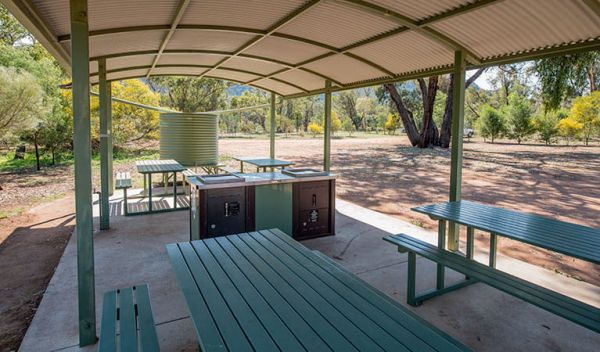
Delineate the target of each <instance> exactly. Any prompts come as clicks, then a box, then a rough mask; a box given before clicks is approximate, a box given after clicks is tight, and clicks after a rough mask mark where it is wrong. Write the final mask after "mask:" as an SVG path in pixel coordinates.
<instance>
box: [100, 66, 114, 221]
mask: <svg viewBox="0 0 600 352" xmlns="http://www.w3.org/2000/svg"><path fill="white" fill-rule="evenodd" d="M98 78H99V80H98V90H99V94H98V96H99V100H100V102H99V112H100V190H101V192H100V207H101V211H100V230H108V229H109V228H110V209H109V203H108V198H109V196H110V195H111V194H112V193H113V192H112V190H113V187H112V131H111V130H112V111H111V83H110V82H107V81H106V59H100V60H98Z"/></svg>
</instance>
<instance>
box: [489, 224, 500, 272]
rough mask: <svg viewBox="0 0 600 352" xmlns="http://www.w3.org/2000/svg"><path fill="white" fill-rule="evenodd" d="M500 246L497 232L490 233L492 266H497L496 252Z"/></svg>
mask: <svg viewBox="0 0 600 352" xmlns="http://www.w3.org/2000/svg"><path fill="white" fill-rule="evenodd" d="M497 248H498V236H497V235H496V234H495V233H492V234H490V266H491V267H492V268H495V267H496V252H497Z"/></svg>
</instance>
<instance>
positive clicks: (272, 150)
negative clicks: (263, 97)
mask: <svg viewBox="0 0 600 352" xmlns="http://www.w3.org/2000/svg"><path fill="white" fill-rule="evenodd" d="M275 98H276V97H275V93H271V120H270V125H269V126H271V131H270V133H269V139H270V142H271V144H270V154H269V155H270V157H271V159H275V130H276V127H277V126H276V123H275Z"/></svg>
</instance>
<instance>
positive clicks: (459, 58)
mask: <svg viewBox="0 0 600 352" xmlns="http://www.w3.org/2000/svg"><path fill="white" fill-rule="evenodd" d="M465 70H466V61H465V53H464V52H463V51H461V50H459V51H456V52H455V53H454V70H453V75H454V83H453V84H454V86H453V89H452V146H451V147H452V150H451V154H450V155H451V158H450V201H451V202H454V201H459V200H460V199H461V183H462V167H463V125H464V112H465V110H464V105H465ZM458 239H459V228H458V224H452V223H451V224H450V229H449V233H448V249H449V250H451V251H457V250H458Z"/></svg>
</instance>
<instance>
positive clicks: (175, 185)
mask: <svg viewBox="0 0 600 352" xmlns="http://www.w3.org/2000/svg"><path fill="white" fill-rule="evenodd" d="M175 208H177V173H176V172H174V173H173V209H175Z"/></svg>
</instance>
